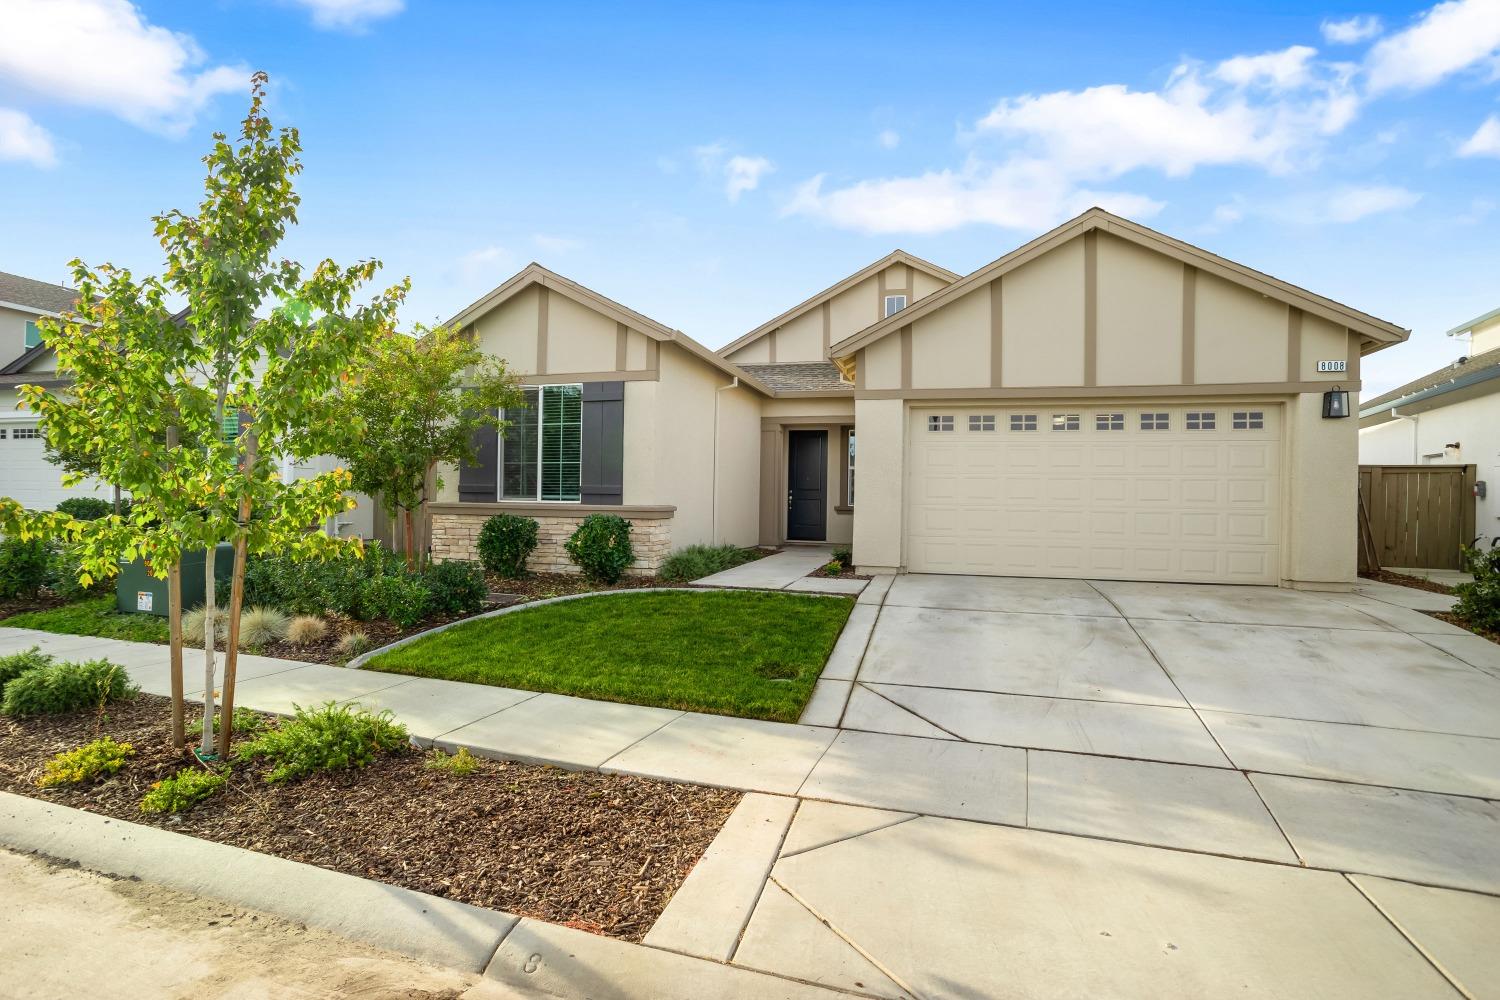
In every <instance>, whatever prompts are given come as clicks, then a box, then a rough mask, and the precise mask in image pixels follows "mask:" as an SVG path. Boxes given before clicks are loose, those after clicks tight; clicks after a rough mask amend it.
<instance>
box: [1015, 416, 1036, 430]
mask: <svg viewBox="0 0 1500 1000" xmlns="http://www.w3.org/2000/svg"><path fill="white" fill-rule="evenodd" d="M1010 429H1011V430H1013V431H1034V430H1036V414H1035V413H1012V414H1011V415H1010Z"/></svg>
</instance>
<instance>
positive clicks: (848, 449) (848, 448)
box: [844, 427, 855, 509]
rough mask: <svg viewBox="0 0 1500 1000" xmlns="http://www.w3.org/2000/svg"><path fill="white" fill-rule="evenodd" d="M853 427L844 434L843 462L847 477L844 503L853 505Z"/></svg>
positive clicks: (848, 505)
mask: <svg viewBox="0 0 1500 1000" xmlns="http://www.w3.org/2000/svg"><path fill="white" fill-rule="evenodd" d="M854 451H855V447H854V428H853V427H851V428H849V433H848V434H846V435H844V462H845V464H846V465H847V477H846V478H845V479H844V505H845V506H847V507H849V508H851V509H852V508H853V507H854Z"/></svg>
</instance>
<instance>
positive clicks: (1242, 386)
mask: <svg viewBox="0 0 1500 1000" xmlns="http://www.w3.org/2000/svg"><path fill="white" fill-rule="evenodd" d="M1331 384H1332V383H1330V382H1225V383H1222V384H1215V383H1213V382H1200V383H1199V384H1197V385H1049V386H1012V387H1008V388H1003V389H993V388H989V387H987V386H975V387H973V388H970V389H964V388H955V389H862V390H856V391H855V393H854V398H855V399H908V400H921V399H986V400H989V399H1079V398H1086V399H1110V398H1116V397H1118V398H1121V399H1126V398H1131V399H1134V398H1139V397H1151V396H1205V395H1216V394H1217V395H1223V396H1291V395H1296V394H1297V393H1302V392H1325V391H1327V389H1328V387H1329V385H1331ZM1338 384H1339V385H1340V386H1342V387H1343V388H1345V389H1348V390H1350V391H1351V392H1354V391H1358V389H1359V387H1360V384H1359V382H1358V380H1354V381H1342V382H1339V383H1338Z"/></svg>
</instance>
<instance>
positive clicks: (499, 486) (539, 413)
mask: <svg viewBox="0 0 1500 1000" xmlns="http://www.w3.org/2000/svg"><path fill="white" fill-rule="evenodd" d="M568 386H573V387H576V388H577V389H578V393H579V396H580V397H581V396H582V395H583V383H582V382H548V383H546V384H545V385H523V386H519V387H518V388H519V389H520V391H521V392H526V391H527V390H530V389H535V390H536V495H535V496H531V497H508V496H506V495H505V435H503V434H502V435H500V441H499V445H500V452H499V454H498V455H497V456H496V459H497V461H496V462H495V499H496V500H498V501H500V502H501V503H555V504H557V505H558V506H560V507H567V506H570V505H576V504H580V503H583V410H582V401H581V400H580V404H579V406H580V408H579V413H578V438H579V440H578V499H577V500H543V499H542V418H543V414H544V413H545V412H546V407H547V402H546V400H547V394H546V392H544V391H543V390H545V389H549V388H551V389H558V388H566V387H568ZM500 417H501V419H502V420H503V419H504V418H505V411H504V410H502V411H501V412H500Z"/></svg>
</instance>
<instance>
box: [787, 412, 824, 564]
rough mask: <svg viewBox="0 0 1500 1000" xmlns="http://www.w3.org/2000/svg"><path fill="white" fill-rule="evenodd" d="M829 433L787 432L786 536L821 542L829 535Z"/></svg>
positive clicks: (796, 539)
mask: <svg viewBox="0 0 1500 1000" xmlns="http://www.w3.org/2000/svg"><path fill="white" fill-rule="evenodd" d="M827 519H828V432H827V431H788V432H787V470H786V537H787V539H788V540H789V541H798V542H821V541H823V540H824V539H825V538H826V537H827V533H828V520H827Z"/></svg>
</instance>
